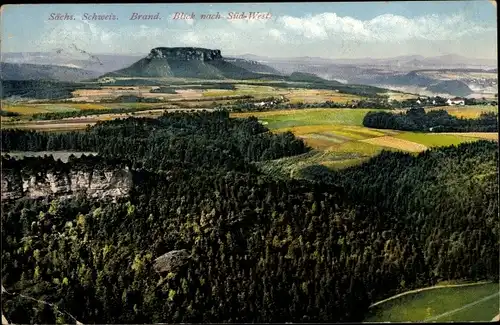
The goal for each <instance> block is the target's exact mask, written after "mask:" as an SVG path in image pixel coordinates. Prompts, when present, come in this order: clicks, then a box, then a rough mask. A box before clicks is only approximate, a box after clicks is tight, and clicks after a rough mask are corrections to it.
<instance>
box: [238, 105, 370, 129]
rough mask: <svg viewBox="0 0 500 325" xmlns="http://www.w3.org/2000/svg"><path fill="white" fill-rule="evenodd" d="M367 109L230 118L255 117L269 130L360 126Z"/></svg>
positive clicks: (240, 114)
mask: <svg viewBox="0 0 500 325" xmlns="http://www.w3.org/2000/svg"><path fill="white" fill-rule="evenodd" d="M369 111H370V110H368V109H342V108H340V109H297V110H279V111H270V112H250V113H233V114H231V116H232V117H249V116H255V117H257V118H258V119H259V120H261V121H264V122H267V123H268V124H266V126H267V127H268V128H270V129H282V128H290V127H295V126H310V125H357V126H362V124H363V118H364V117H365V115H366V113H368V112H369Z"/></svg>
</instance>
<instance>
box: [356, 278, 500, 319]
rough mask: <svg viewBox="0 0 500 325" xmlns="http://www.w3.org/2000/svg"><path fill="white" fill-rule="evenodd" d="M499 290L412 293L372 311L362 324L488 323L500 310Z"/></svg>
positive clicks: (485, 287) (480, 286) (491, 285)
mask: <svg viewBox="0 0 500 325" xmlns="http://www.w3.org/2000/svg"><path fill="white" fill-rule="evenodd" d="M499 289H500V288H499V285H498V283H486V284H478V285H472V286H464V287H452V288H436V289H431V290H426V291H422V292H416V293H412V294H408V295H404V296H401V297H398V298H395V299H392V300H389V301H387V302H384V303H382V304H380V305H377V306H375V307H372V308H371V311H370V313H369V315H368V316H367V318H366V319H365V321H366V322H418V321H438V322H445V321H491V319H492V318H493V317H495V315H497V314H498V311H499V308H500V306H499V299H498V298H499V295H498V294H499ZM476 302H477V303H476ZM474 303H476V304H474ZM462 308H463V309H462Z"/></svg>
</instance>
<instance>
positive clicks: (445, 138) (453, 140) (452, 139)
mask: <svg viewBox="0 0 500 325" xmlns="http://www.w3.org/2000/svg"><path fill="white" fill-rule="evenodd" d="M394 137H395V138H398V139H403V140H408V141H413V142H416V143H420V144H423V145H424V146H427V147H440V146H451V145H458V144H460V143H463V142H470V141H476V140H477V139H475V138H472V137H467V136H460V135H449V134H439V133H418V132H403V133H400V134H398V135H396V136H394Z"/></svg>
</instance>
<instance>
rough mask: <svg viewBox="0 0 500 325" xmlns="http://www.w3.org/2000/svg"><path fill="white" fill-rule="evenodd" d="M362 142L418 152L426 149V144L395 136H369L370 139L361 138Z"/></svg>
mask: <svg viewBox="0 0 500 325" xmlns="http://www.w3.org/2000/svg"><path fill="white" fill-rule="evenodd" d="M361 141H363V142H366V143H369V144H373V145H377V146H383V147H389V148H395V149H399V150H403V151H410V152H420V151H424V150H426V149H427V147H426V146H424V145H422V144H420V143H416V142H413V141H408V140H403V139H398V138H395V137H391V136H385V137H378V138H371V139H366V140H361Z"/></svg>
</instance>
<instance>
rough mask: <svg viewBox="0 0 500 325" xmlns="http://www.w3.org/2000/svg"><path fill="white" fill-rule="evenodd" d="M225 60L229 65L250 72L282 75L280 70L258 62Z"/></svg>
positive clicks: (234, 59)
mask: <svg viewBox="0 0 500 325" xmlns="http://www.w3.org/2000/svg"><path fill="white" fill-rule="evenodd" d="M225 60H226V61H227V62H229V63H232V64H233V65H235V66H238V67H240V68H243V69H246V70H248V71H250V72H255V73H264V74H273V75H280V74H281V73H280V72H279V71H278V70H276V69H274V68H271V67H270V66H268V65H265V64H262V63H259V62H257V61H253V60H245V59H238V58H226V59H225Z"/></svg>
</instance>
